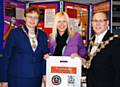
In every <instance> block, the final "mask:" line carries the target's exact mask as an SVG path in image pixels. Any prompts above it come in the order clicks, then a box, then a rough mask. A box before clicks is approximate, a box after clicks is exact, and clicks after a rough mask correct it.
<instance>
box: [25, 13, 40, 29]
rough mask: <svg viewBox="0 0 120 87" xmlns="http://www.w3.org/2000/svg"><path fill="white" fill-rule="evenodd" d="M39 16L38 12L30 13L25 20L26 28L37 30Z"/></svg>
mask: <svg viewBox="0 0 120 87" xmlns="http://www.w3.org/2000/svg"><path fill="white" fill-rule="evenodd" d="M38 19H39V15H38V13H37V12H34V11H33V12H30V13H27V14H26V17H25V18H24V20H25V23H26V26H28V27H29V28H35V27H36V26H37V24H38V21H39V20H38Z"/></svg>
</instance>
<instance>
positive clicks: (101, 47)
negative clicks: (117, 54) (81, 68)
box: [85, 35, 119, 69]
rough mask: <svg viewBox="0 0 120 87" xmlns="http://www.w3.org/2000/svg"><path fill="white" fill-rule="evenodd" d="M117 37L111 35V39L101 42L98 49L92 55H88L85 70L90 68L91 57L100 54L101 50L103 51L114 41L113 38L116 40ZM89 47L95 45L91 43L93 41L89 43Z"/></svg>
mask: <svg viewBox="0 0 120 87" xmlns="http://www.w3.org/2000/svg"><path fill="white" fill-rule="evenodd" d="M118 37H119V36H118V35H113V36H112V37H110V38H109V39H108V40H106V41H102V42H101V43H99V45H100V47H99V48H97V49H96V51H95V52H94V53H93V54H90V53H89V55H88V56H89V60H88V61H87V62H86V65H85V68H87V69H89V68H90V66H91V61H92V60H93V57H94V56H95V55H96V54H97V53H98V52H100V51H101V50H102V49H104V48H105V47H106V46H107V45H108V44H109V43H110V42H111V41H112V40H114V38H118ZM90 45H92V46H93V45H95V44H94V43H93V41H90Z"/></svg>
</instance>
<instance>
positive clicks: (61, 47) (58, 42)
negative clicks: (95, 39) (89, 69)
mask: <svg viewBox="0 0 120 87" xmlns="http://www.w3.org/2000/svg"><path fill="white" fill-rule="evenodd" d="M50 53H51V55H53V56H71V57H76V56H80V57H85V56H86V54H87V51H86V49H85V47H84V44H83V40H82V38H81V36H80V34H79V33H78V32H75V31H74V30H73V29H72V27H71V25H70V24H69V17H68V15H67V13H66V12H58V13H57V14H56V16H55V24H54V27H53V31H52V34H51V36H50Z"/></svg>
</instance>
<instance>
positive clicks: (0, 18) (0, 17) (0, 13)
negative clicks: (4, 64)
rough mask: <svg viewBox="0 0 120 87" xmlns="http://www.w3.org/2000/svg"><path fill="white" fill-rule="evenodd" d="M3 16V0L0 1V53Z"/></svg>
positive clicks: (0, 48) (0, 50) (0, 49)
mask: <svg viewBox="0 0 120 87" xmlns="http://www.w3.org/2000/svg"><path fill="white" fill-rule="evenodd" d="M3 30H4V14H3V0H0V53H1V52H2V51H3Z"/></svg>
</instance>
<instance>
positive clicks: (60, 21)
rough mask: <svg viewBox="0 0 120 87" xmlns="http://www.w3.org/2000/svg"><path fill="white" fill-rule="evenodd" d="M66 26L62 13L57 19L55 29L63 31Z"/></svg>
mask: <svg viewBox="0 0 120 87" xmlns="http://www.w3.org/2000/svg"><path fill="white" fill-rule="evenodd" d="M67 27H68V22H67V19H66V17H65V16H64V15H62V16H60V17H59V19H58V21H57V29H58V32H59V33H64V32H65V30H66V29H67Z"/></svg>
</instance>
